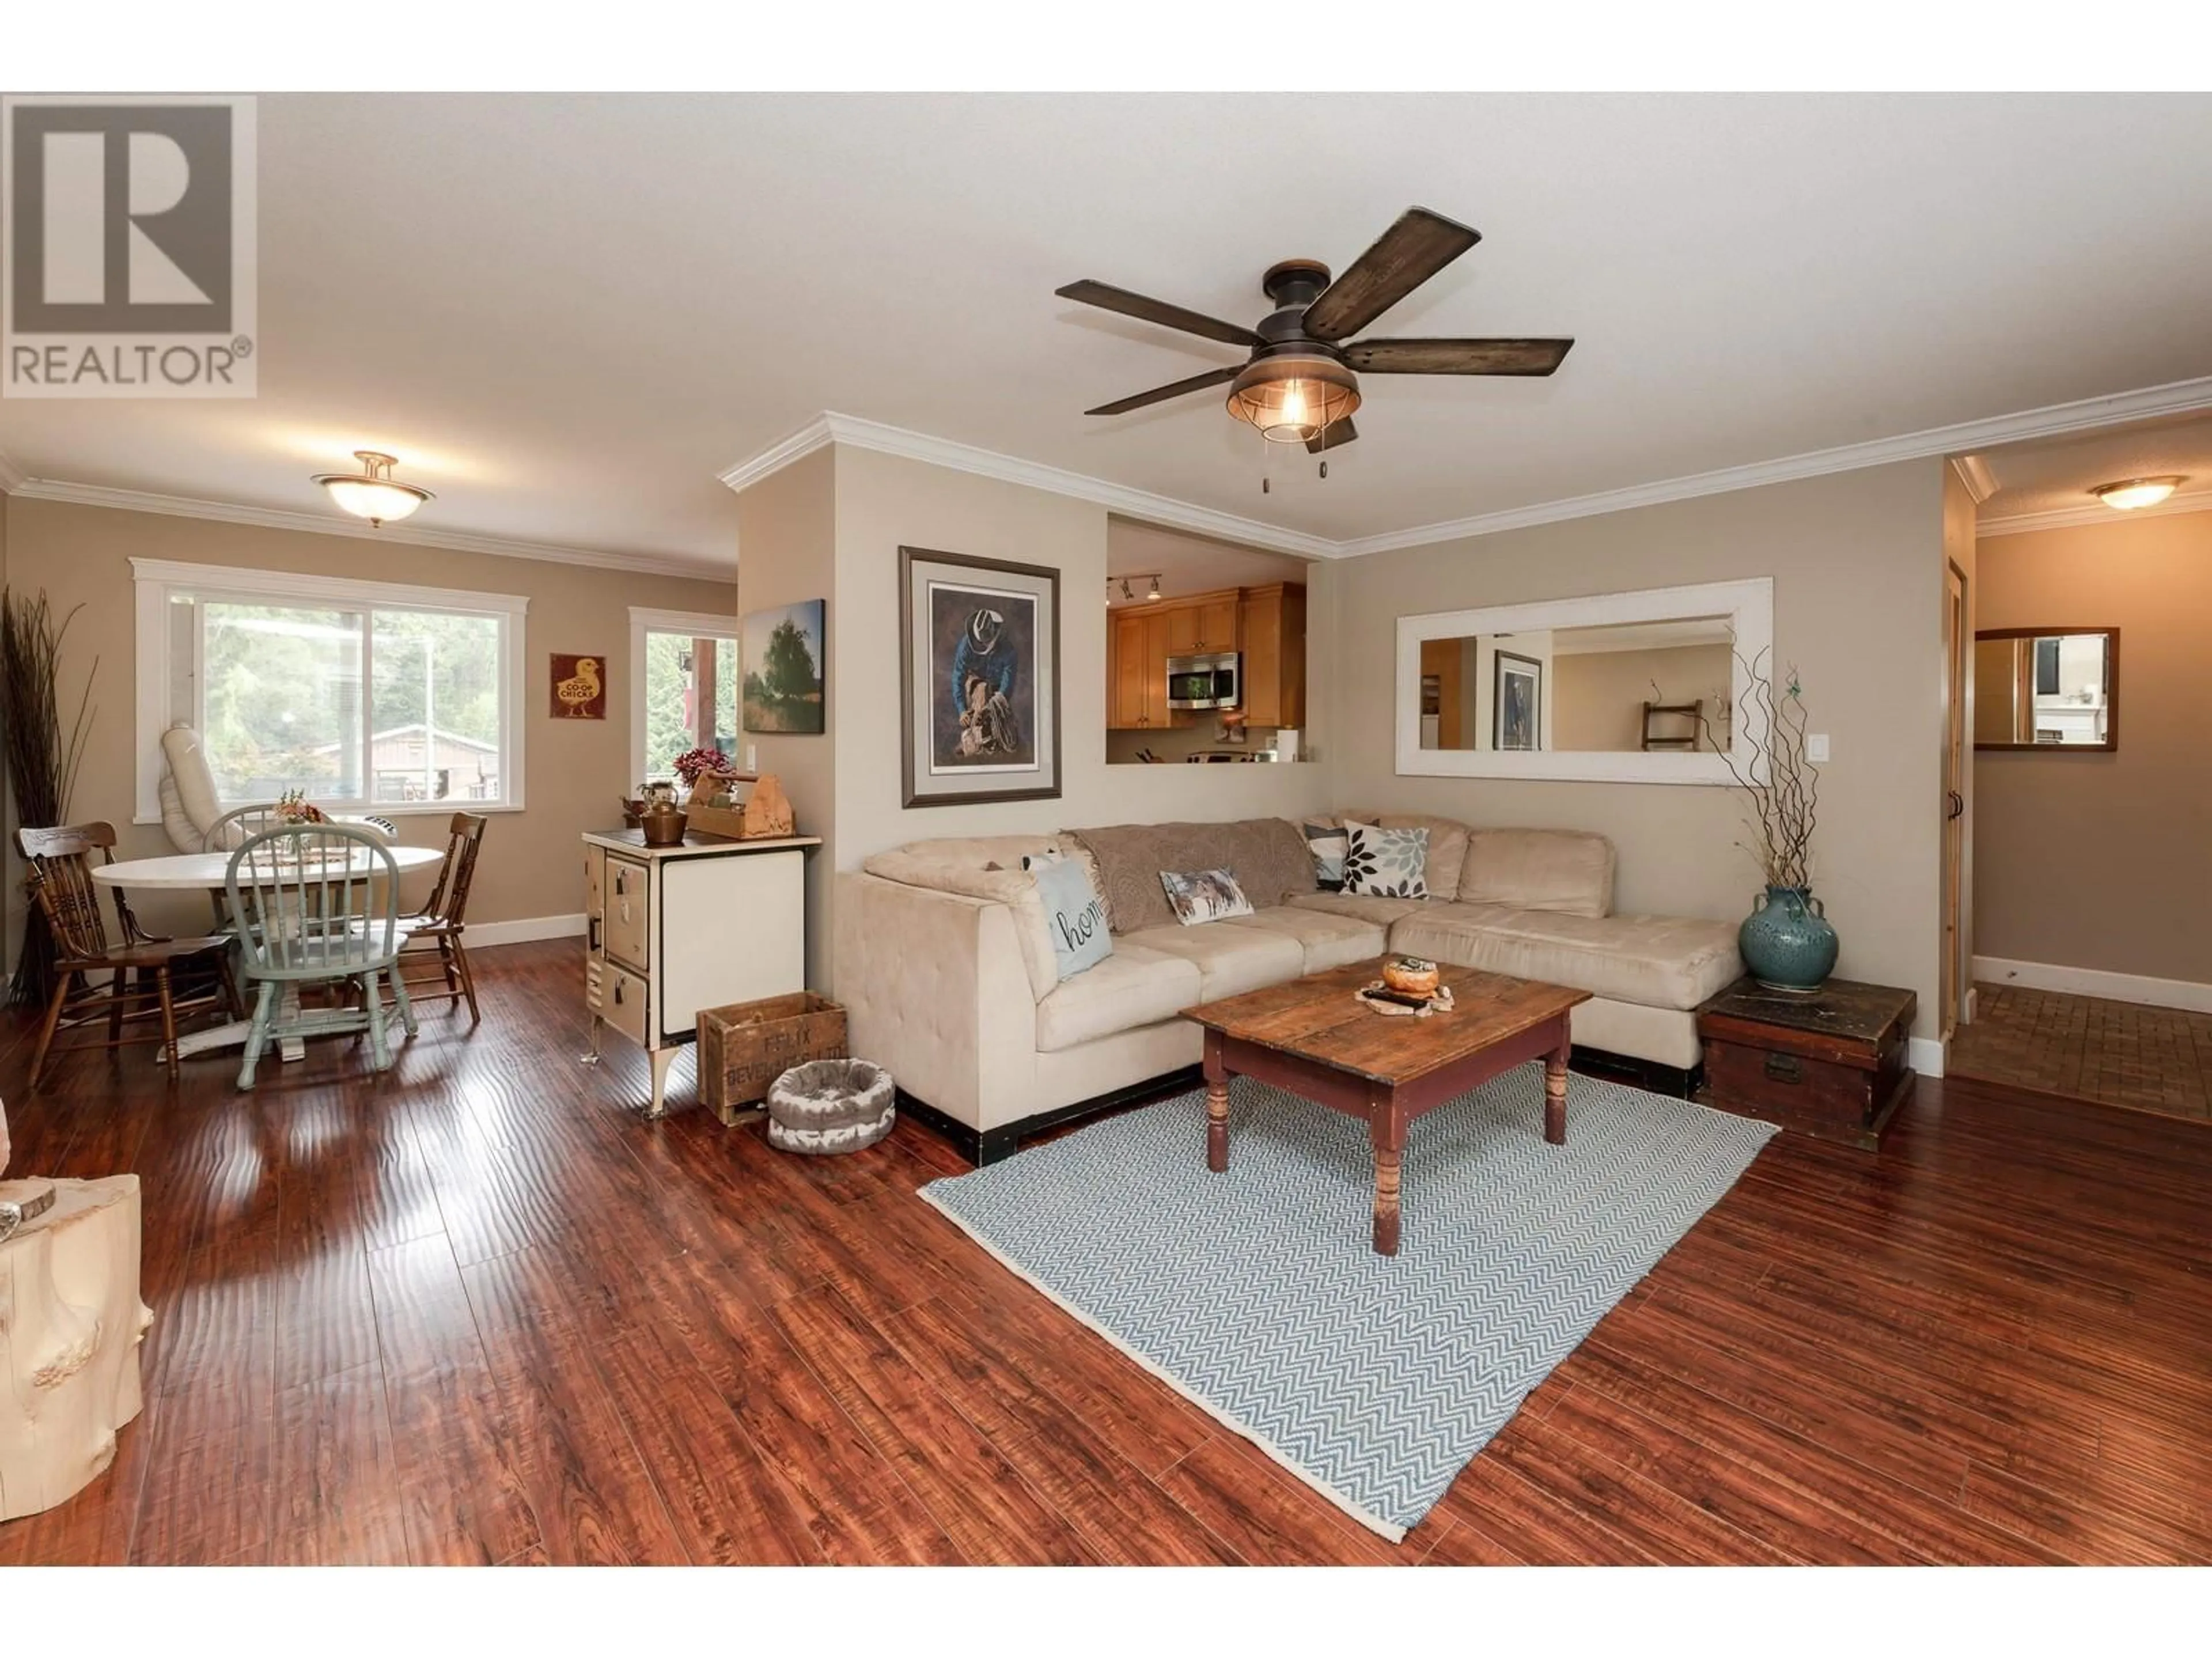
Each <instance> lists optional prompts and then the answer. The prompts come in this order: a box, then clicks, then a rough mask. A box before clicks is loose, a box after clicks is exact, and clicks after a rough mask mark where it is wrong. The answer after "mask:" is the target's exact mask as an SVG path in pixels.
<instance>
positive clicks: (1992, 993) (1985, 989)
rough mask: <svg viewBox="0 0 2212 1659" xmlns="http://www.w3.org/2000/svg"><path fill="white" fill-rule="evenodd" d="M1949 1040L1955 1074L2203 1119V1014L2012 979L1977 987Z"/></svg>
mask: <svg viewBox="0 0 2212 1659" xmlns="http://www.w3.org/2000/svg"><path fill="white" fill-rule="evenodd" d="M1975 993H1976V995H1975V1018H1974V1023H1973V1024H1972V1025H1965V1026H1961V1027H1960V1029H1959V1033H1958V1035H1957V1036H1956V1037H1954V1039H1953V1041H1952V1044H1951V1054H1950V1062H1949V1069H1950V1071H1951V1072H1952V1073H1953V1074H1954V1075H1955V1076H1959V1077H1972V1078H1979V1079H1983V1080H1984V1081H1985V1082H1991V1083H2008V1084H2012V1085H2015V1086H2017V1087H2020V1088H2025V1089H2035V1090H2039V1091H2042V1092H2044V1093H2046V1094H2057V1095H2068V1096H2071V1097H2075V1098H2076V1099H2080V1100H2094V1101H2100V1102H2102V1103H2104V1104H2106V1105H2108V1106H2131V1107H2134V1108H2136V1109H2137V1110H2140V1111H2146V1112H2162V1113H2164V1114H2165V1115H2167V1116H2169V1117H2186V1118H2197V1119H2212V1014H2193V1013H2186V1012H2182V1011H2181V1010H2179V1009H2174V1008H2151V1007H2147V1006H2143V1005H2142V1004H2140V1003H2134V1002H2108V1001H2106V1000H2104V999H2103V998H2101V997H2083V996H2074V995H2071V994H2067V993H2064V992H2059V991H2032V990H2028V989H2027V988H2026V987H2021V986H2017V985H1990V984H1977V985H1976V987H1975Z"/></svg>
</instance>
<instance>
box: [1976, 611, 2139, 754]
mask: <svg viewBox="0 0 2212 1659" xmlns="http://www.w3.org/2000/svg"><path fill="white" fill-rule="evenodd" d="M2119 746H2120V630H2119V629H2117V628H1990V629H1983V630H1982V631H1981V632H1979V633H1978V634H1976V635H1974V747H1975V748H1977V749H2060V750H2068V751H2069V752H2071V751H2075V750H2088V751H2090V752H2092V753H2096V752H2102V753H2105V754H2110V753H2112V751H2113V750H2117V749H2118V747H2119Z"/></svg>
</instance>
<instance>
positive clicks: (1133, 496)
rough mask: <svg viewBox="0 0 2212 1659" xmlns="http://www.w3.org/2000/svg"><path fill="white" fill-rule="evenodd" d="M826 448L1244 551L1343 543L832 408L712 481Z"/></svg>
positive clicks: (760, 472) (760, 474) (754, 473)
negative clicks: (970, 476)
mask: <svg viewBox="0 0 2212 1659" xmlns="http://www.w3.org/2000/svg"><path fill="white" fill-rule="evenodd" d="M829 443H838V444H844V445H846V446H848V447H851V448H854V449H868V450H873V451H875V452H876V453H878V454H881V455H898V456H902V457H904V458H905V459H908V460H911V461H924V462H927V464H928V465H932V466H941V467H946V468H949V469H950V470H951V471H955V472H972V473H974V474H975V475H976V476H977V477H985V478H996V479H997V480H999V481H1000V483H1012V484H1021V485H1024V486H1025V487H1027V488H1029V489H1042V490H1045V491H1047V492H1048V493H1049V494H1052V495H1069V496H1073V497H1074V498H1075V499H1076V500H1078V501H1092V502H1096V503H1097V505H1098V506H1100V507H1104V508H1106V509H1107V510H1108V511H1109V512H1112V513H1121V514H1123V515H1124V516H1126V517H1128V518H1132V519H1142V520H1145V521H1146V522H1147V523H1149V524H1158V525H1166V526H1170V528H1172V529H1176V530H1188V531H1190V532H1193V533H1194V534H1195V535H1200V536H1212V537H1214V538H1217V539H1218V540H1221V541H1228V542H1240V543H1242V544H1244V545H1245V546H1247V547H1264V548H1268V549H1271V550H1273V551H1276V552H1279V553H1296V554H1298V555H1300V556H1303V557H1305V558H1309V559H1331V558H1336V557H1339V556H1340V550H1341V548H1342V546H1343V544H1341V543H1339V542H1333V541H1330V540H1329V539H1328V538H1326V537H1322V536H1310V535H1308V534H1306V533H1305V532H1304V531H1298V530H1285V529H1284V528H1282V527H1281V526H1279V525H1272V524H1263V523H1261V521H1260V520H1257V519H1244V518H1239V517H1238V516H1237V514H1235V513H1222V512H1218V511H1216V510H1215V509H1214V508H1212V507H1200V506H1198V505H1197V504H1196V503H1194V502H1192V501H1176V500H1175V499H1174V498H1173V497H1171V496H1167V495H1153V494H1152V492H1151V491H1150V490H1148V489H1134V488H1133V487H1131V486H1130V485H1127V484H1118V483H1109V481H1108V480H1106V479H1104V478H1094V477H1090V476H1088V475H1087V474H1085V473H1081V472H1070V471H1066V470H1065V469H1064V468H1061V467H1057V466H1047V465H1044V464H1043V463H1042V462H1041V461H1025V460H1023V459H1020V458H1019V457H1018V456H1014V455H1002V454H1000V453H999V452H998V451H996V450H993V449H978V448H977V447H975V446H974V445H973V444H963V443H958V442H956V441H953V440H952V439H950V438H935V437H932V436H931V435H929V434H927V433H926V432H913V431H909V430H908V428H905V427H899V426H886V425H884V423H883V422H880V421H864V420H862V419H860V417H859V416H854V415H840V414H837V413H836V412H835V411H834V410H833V411H827V412H824V413H823V414H822V415H819V416H816V417H815V418H814V419H813V420H812V421H810V422H808V423H807V424H806V425H805V426H803V427H801V428H799V430H798V431H796V432H794V433H793V434H792V435H791V436H789V437H788V438H786V439H784V440H783V441H781V443H777V444H773V445H771V446H769V447H768V448H767V449H764V450H763V451H762V452H761V453H759V454H757V455H756V456H753V457H752V458H751V459H748V460H744V461H740V462H739V463H738V465H735V466H732V467H731V468H730V469H728V470H727V471H725V472H723V473H721V474H720V475H719V476H720V478H721V480H722V482H723V483H726V484H727V485H729V486H730V488H731V489H739V490H741V489H746V488H747V487H749V486H750V485H752V484H756V483H759V482H760V481H761V480H762V479H763V478H765V477H768V476H769V474H770V473H772V472H775V471H778V470H779V469H781V468H783V467H787V466H789V465H791V464H792V463H793V461H795V460H798V459H799V458H800V457H801V456H805V455H811V454H812V453H814V452H815V451H816V450H817V449H819V448H821V447H822V446H823V445H824V444H829Z"/></svg>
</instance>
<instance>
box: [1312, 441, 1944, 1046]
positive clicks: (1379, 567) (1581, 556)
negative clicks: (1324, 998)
mask: <svg viewBox="0 0 2212 1659" xmlns="http://www.w3.org/2000/svg"><path fill="white" fill-rule="evenodd" d="M1944 471H1946V468H1945V465H1944V463H1943V462H1942V461H1940V460H1927V461H1912V462H1903V463H1899V464H1898V465H1893V466H1886V467H1876V468H1869V469H1866V470H1863V471H1857V472H1850V473H1840V474H1837V475H1835V476H1833V477H1824V478H1812V479H1805V480H1801V481H1798V482H1795V483H1784V484H1773V485H1769V486H1766V487H1765V488H1762V489H1748V490H1740V491H1736V492H1734V493H1731V494H1729V495H1709V496H1705V497H1702V498H1700V499H1698V500H1694V501H1675V502H1670V503H1668V504H1666V505H1664V506H1659V507H1644V508H1639V509H1637V510H1635V511H1632V512H1626V513H1609V514H1607V515H1605V516H1602V517H1597V518H1588V519H1577V520H1569V521H1567V522H1565V523H1560V524H1552V525H1542V526H1534V527H1532V528H1530V529H1527V530H1516V531H1508V532H1500V533H1498V534H1496V535H1491V536H1483V537H1475V538H1468V539H1466V540H1462V541H1458V542H1448V543H1443V544H1437V545H1436V546H1431V547H1425V548H1415V549H1408V550H1404V551H1401V552H1395V553H1381V554H1376V555H1373V556H1370V557H1367V558H1364V559H1356V560H1351V561H1347V562H1344V563H1342V564H1340V565H1338V566H1336V567H1334V574H1336V576H1337V578H1338V581H1339V586H1340V592H1339V596H1338V599H1337V605H1338V610H1339V614H1338V619H1337V622H1336V624H1335V626H1336V630H1337V631H1336V636H1335V639H1334V647H1333V648H1334V652H1335V653H1336V655H1337V657H1338V659H1339V663H1340V667H1339V670H1338V671H1337V673H1336V674H1335V676H1334V725H1333V726H1332V744H1333V750H1332V752H1333V757H1334V759H1335V761H1336V764H1335V765H1334V767H1333V768H1332V773H1333V776H1332V778H1331V783H1332V785H1333V789H1332V792H1331V793H1334V795H1335V796H1336V797H1337V798H1338V799H1341V800H1345V801H1354V800H1358V801H1385V802H1389V803H1391V804H1394V805H1397V806H1399V807H1401V809H1406V810H1413V811H1433V812H1438V813H1443V814H1446V815H1448V816H1450V817H1459V818H1464V819H1468V820H1470V821H1472V822H1474V823H1481V824H1507V825H1531V826H1539V825H1550V826H1560V827H1565V828H1569V829H1594V830H1597V831H1599V832H1601V833H1602V834H1604V835H1607V836H1610V837H1611V838H1612V839H1613V842H1614V843H1615V845H1616V846H1617V847H1618V848H1619V849H1620V881H1619V889H1618V894H1617V900H1616V902H1617V903H1618V906H1619V908H1620V909H1622V910H1624V911H1646V912H1652V911H1657V912H1672V913H1674V914H1677V915H1702V916H1711V917H1714V918H1717V919H1722V920H1734V919H1735V918H1738V917H1741V916H1742V915H1745V914H1746V913H1747V912H1748V911H1749V909H1750V908H1751V901H1752V896H1753V893H1754V892H1756V891H1757V890H1758V888H1759V872H1758V869H1757V867H1756V866H1754V865H1753V862H1752V861H1751V860H1750V859H1749V858H1748V857H1747V855H1746V854H1744V853H1742V852H1741V851H1739V850H1737V849H1736V848H1735V845H1734V843H1735V842H1736V841H1737V840H1738V839H1739V838H1740V837H1741V836H1742V834H1743V829H1742V825H1741V812H1742V808H1741V802H1740V801H1739V799H1737V798H1736V796H1735V794H1734V793H1733V792H1731V791H1728V790H1724V789H1720V788H1713V787H1669V786H1664V785H1650V784H1599V783H1551V782H1533V781H1532V782H1520V781H1499V780H1488V779H1455V778H1414V777H1398V776H1396V775H1395V772H1394V761H1393V756H1394V754H1395V744H1394V736H1393V734H1394V726H1393V711H1392V696H1393V690H1392V688H1393V676H1394V673H1395V624H1396V620H1397V618H1398V617H1401V616H1407V615H1413V614H1419V613H1421V612H1426V611H1456V610H1464V609H1468V608H1472V607H1475V606H1480V605H1513V604H1518V603H1522V602H1528V601H1534V600H1538V599H1561V598H1567V597H1571V596H1576V595H1582V594H1594V593H1608V592H1625V591H1629V590H1633V589H1638V588H1645V587H1656V586H1674V585H1676V584H1680V583H1688V582H1708V581H1726V580H1736V579H1741V578H1744V577H1751V576H1771V577H1773V578H1774V580H1775V594H1774V608H1775V641H1776V647H1777V651H1778V656H1779V658H1780V659H1781V661H1782V662H1783V663H1784V665H1785V666H1787V665H1795V666H1796V668H1797V669H1798V670H1799V671H1800V672H1801V674H1802V680H1803V684H1804V688H1805V696H1806V701H1807V703H1808V707H1809V708H1810V710H1811V713H1812V716H1813V720H1812V725H1813V729H1814V731H1816V732H1826V733H1827V734H1829V736H1830V737H1831V738H1832V744H1833V757H1832V760H1831V761H1830V763H1828V764H1827V765H1826V766H1825V767H1824V768H1823V769H1822V775H1821V797H1820V799H1821V812H1820V829H1819V833H1818V835H1817V836H1816V838H1815V841H1814V849H1815V860H1816V863H1815V869H1816V875H1815V881H1814V885H1815V890H1816V891H1817V892H1818V893H1819V894H1820V897H1821V898H1822V900H1823V901H1824V902H1825V903H1826V907H1827V911H1828V915H1829V916H1830V917H1831V918H1832V920H1833V921H1834V922H1835V924H1836V927H1837V930H1838V933H1840V934H1841V936H1842V941H1843V955H1842V960H1841V963H1840V965H1839V971H1840V972H1842V973H1843V974H1844V975H1848V976H1850V977H1852V978H1856V979H1864V980H1874V981H1880V982H1882V983H1886V984H1892V985H1904V986H1909V987H1911V988H1912V989H1914V990H1915V991H1916V992H1917V993H1918V994H1919V996H1920V1002H1921V1013H1920V1025H1919V1027H1918V1030H1919V1033H1920V1035H1922V1036H1930V1035H1933V1033H1934V1030H1935V1026H1934V1009H1935V1004H1936V968H1937V963H1938V938H1939V933H1938V914H1937V912H1938V884H1939V879H1940V868H1939V865H1938V850H1939V831H1938V823H1939V819H1938V803H1939V801H1940V797H1941V791H1942V784H1941V772H1940V768H1939V762H1940V744H1941V736H1942V722H1941V714H1940V707H1941V697H1942V607H1941V605H1940V603H1939V600H1940V598H1941V593H1942V586H1941V578H1940V571H1941V567H1942V559H1941V556H1940V552H1941V544H1942V493H1943V484H1942V473H1943V472H1944Z"/></svg>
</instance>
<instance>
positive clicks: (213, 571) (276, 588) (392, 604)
mask: <svg viewBox="0 0 2212 1659" xmlns="http://www.w3.org/2000/svg"><path fill="white" fill-rule="evenodd" d="M131 580H132V581H133V582H135V583H136V584H137V607H138V620H137V673H138V683H137V742H138V780H137V783H138V787H137V801H136V803H135V805H134V815H133V817H132V820H131V821H132V822H133V823H161V775H162V772H163V770H164V769H165V768H166V765H167V763H166V762H165V761H164V760H163V758H162V756H161V733H162V732H166V731H167V730H168V729H169V725H170V720H169V708H168V696H169V681H170V674H169V626H168V608H169V596H170V594H171V593H172V592H175V591H177V590H178V589H184V590H185V591H188V592H195V593H205V594H209V595H212V596H215V597H217V598H222V599H250V600H256V601H263V600H272V599H274V600H282V599H311V600H314V601H316V602H318V603H321V604H331V605H354V606H358V607H361V608H363V609H375V610H385V611H469V612H473V613H475V614H477V615H478V616H495V617H500V618H501V622H502V623H503V625H504V628H505V629H506V648H507V683H506V684H505V686H504V687H503V688H502V689H501V696H500V710H499V724H500V731H501V734H502V736H503V737H504V738H505V742H504V743H503V744H502V745H501V757H500V763H501V772H502V775H503V777H502V782H503V785H504V787H505V788H506V798H505V799H502V800H500V801H496V802H489V801H488V802H478V803H473V804H472V805H473V810H475V811H480V812H520V811H522V810H523V787H524V782H525V781H526V779H527V777H528V775H529V773H528V769H527V768H526V766H525V764H524V756H523V738H524V734H525V732H526V730H527V728H528V726H529V723H530V722H529V719H528V714H529V708H530V703H529V699H528V696H527V690H528V678H529V675H528V665H529V658H530V652H529V647H528V640H527V635H526V630H525V623H524V618H525V617H526V613H527V612H528V611H529V609H530V600H529V599H528V598H527V597H526V595H523V594H520V593H479V592H475V591H473V590H471V589H467V588H458V587H419V586H416V585H414V584H413V583H411V582H370V581H360V580H356V579H354V578H351V577H347V576H316V575H309V574H304V573H301V572H298V571H290V570H256V569H253V568H250V567H246V566H238V565H228V564H179V563H176V562H173V561H171V560H167V559H138V558H134V559H132V560H131ZM454 805H455V803H453V802H452V801H423V802H421V803H417V804H412V805H402V804H400V803H398V802H392V801H381V802H374V803H372V804H371V805H370V806H369V808H368V810H370V811H374V812H375V813H377V814H378V815H379V816H380V817H420V816H423V815H428V814H439V815H443V814H448V813H451V812H452V811H453V808H454Z"/></svg>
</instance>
